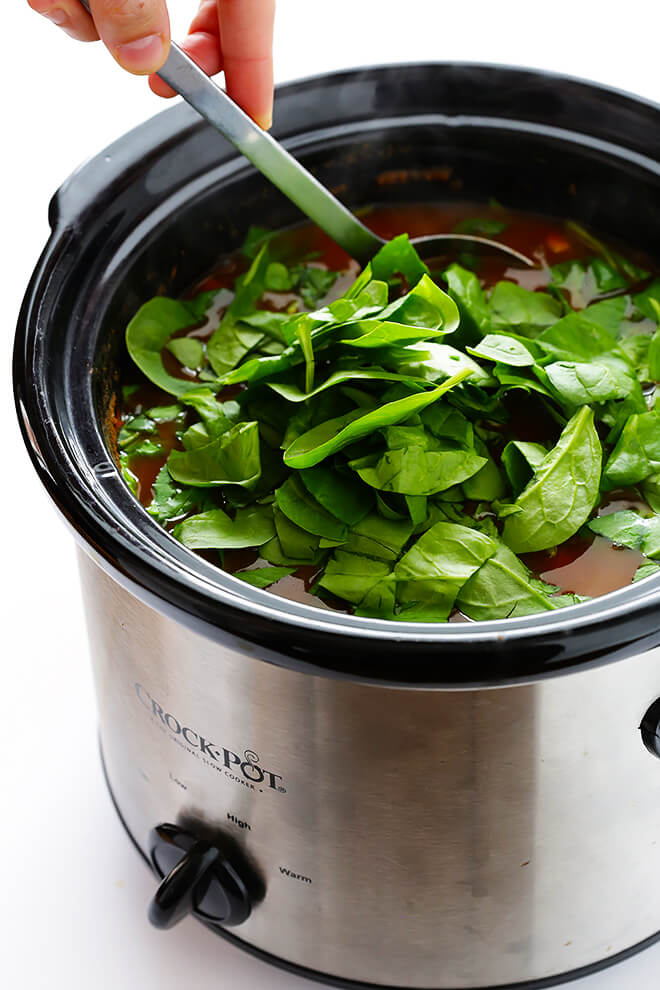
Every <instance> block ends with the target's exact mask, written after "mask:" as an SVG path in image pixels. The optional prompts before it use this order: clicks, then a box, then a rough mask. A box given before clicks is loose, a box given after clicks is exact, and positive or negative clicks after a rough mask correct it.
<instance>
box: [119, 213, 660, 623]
mask: <svg viewBox="0 0 660 990" xmlns="http://www.w3.org/2000/svg"><path fill="white" fill-rule="evenodd" d="M360 214H361V217H362V219H363V220H364V222H365V223H366V224H367V225H368V226H369V227H370V228H371V229H372V230H374V231H375V232H376V233H377V234H379V235H380V236H381V237H384V238H386V239H389V238H391V237H394V236H396V235H397V234H400V233H403V232H406V233H408V234H409V235H410V236H411V237H415V236H421V235H424V234H433V233H437V232H439V231H450V230H452V229H453V228H454V227H455V225H456V224H457V223H459V222H460V221H461V220H464V219H467V218H473V217H478V218H492V219H497V220H501V221H503V222H504V223H506V224H507V227H506V230H505V231H504V232H503V234H501V235H499V237H498V236H495V237H493V239H494V240H498V239H500V240H502V241H503V242H504V243H506V244H508V245H510V246H511V247H513V248H516V249H517V250H519V251H521V252H523V253H524V254H526V255H528V256H529V257H532V258H534V259H535V260H536V261H537V263H538V265H539V267H538V268H537V269H534V270H530V269H528V268H518V267H515V266H512V265H511V264H510V263H509V261H508V260H507V259H506V258H499V257H496V256H492V255H491V256H487V255H485V256H484V257H483V258H482V259H481V262H480V267H479V272H478V274H479V277H480V279H481V281H482V284H483V285H484V287H485V288H488V287H490V286H492V285H493V284H494V283H495V282H497V281H499V280H501V279H508V280H509V281H512V282H515V283H516V284H518V285H520V286H522V287H524V288H526V289H531V290H535V289H543V288H545V287H546V286H547V284H548V282H549V280H550V266H551V265H554V264H558V263H560V262H562V261H566V260H568V259H582V258H583V259H586V258H588V257H590V256H591V255H592V254H593V252H592V251H591V250H590V249H589V248H587V247H586V246H585V245H584V243H583V242H582V241H581V240H580V239H579V237H578V236H577V234H576V233H575V232H573V231H572V230H570V229H569V228H567V227H566V226H565V225H564V224H563V222H562V221H558V220H553V219H551V218H548V217H543V216H536V215H534V214H528V213H517V212H515V211H511V210H506V209H503V208H501V207H487V206H483V205H481V204H469V203H460V204H451V205H447V204H443V205H436V204H426V203H425V204H412V205H405V206H402V205H396V206H378V207H374V208H370V209H367V210H364V211H360ZM272 243H273V245H274V246H275V245H276V246H277V249H278V251H279V252H280V253H281V256H282V257H283V259H284V260H285V261H286V260H299V259H301V258H305V257H308V256H310V255H312V256H314V259H315V260H314V262H313V264H315V265H318V266H319V267H322V268H327V269H329V270H333V271H341V272H342V274H341V275H340V276H339V278H338V279H337V281H336V282H335V284H334V285H333V287H332V289H331V291H330V293H329V294H328V297H327V298H328V301H330V300H332V299H335V298H338V297H339V296H341V295H342V294H343V293H344V292H345V291H346V289H347V288H348V286H349V285H350V284H351V282H353V280H354V279H355V277H356V276H357V274H358V272H359V266H358V265H357V263H356V262H355V261H353V260H352V259H351V258H350V257H349V256H348V255H347V254H346V253H345V252H344V251H343V250H342V249H341V248H340V247H339V246H338V245H337V244H335V243H334V242H333V241H332V240H331V239H330V238H329V237H328V236H327V235H326V234H324V233H323V232H322V231H320V230H319V229H318V228H316V227H314V226H312V225H311V224H305V225H302V226H300V227H297V228H295V229H292V230H289V231H285V232H283V233H281V234H278V235H276V237H275V238H274V239H273V242H272ZM626 254H627V256H628V257H631V256H632V257H633V258H634V252H630V251H629V250H628V251H626ZM454 256H455V255H453V256H450V255H449V254H448V255H447V256H445V257H440V258H438V259H433V261H432V263H431V265H430V267H431V268H432V269H435V268H437V269H440V268H441V266H444V265H446V264H448V263H449V262H450V261H451V260H453V258H454ZM246 267H247V263H246V260H245V259H244V258H242V257H240V256H237V255H232V256H229V257H225V258H223V259H221V260H220V262H219V263H218V265H217V267H216V268H215V269H214V270H213V271H212V272H211V273H209V274H208V275H206V276H205V277H204V278H202V279H201V280H200V281H199V282H197V283H196V284H195V285H194V286H193V287H191V289H190V291H189V292H187V293H186V294H185V297H186V298H192V297H193V296H195V295H197V294H198V293H199V292H204V291H208V290H211V289H225V290H231V289H232V286H233V284H234V281H235V279H236V277H237V276H238V275H240V274H241V273H242V272H243V271H245V270H246ZM230 301H231V295H230V292H222V293H220V295H219V296H218V297H217V298H216V300H215V303H214V306H213V308H212V310H211V311H210V313H209V314H207V317H206V318H205V320H204V321H202V322H200V324H199V325H198V326H196V327H194V328H193V329H190V328H188V329H186V330H184V331H181V334H177V336H179V335H186V336H191V337H196V338H197V339H202V340H206V339H208V338H209V337H210V335H211V334H212V333H213V331H214V330H215V328H216V327H217V325H218V323H219V321H220V319H221V317H222V314H223V313H224V310H225V309H226V307H227V305H228V304H229V302H230ZM570 301H571V300H570V299H569V302H570ZM586 301H587V302H589V301H590V300H589V299H587V300H586ZM298 302H299V299H298V297H297V296H295V295H294V294H292V293H290V292H268V293H266V294H265V295H264V297H263V300H262V303H261V305H262V307H263V308H264V309H269V310H275V311H281V312H284V311H286V310H287V309H288V308H289V307H290V306H291V304H296V303H298ZM163 359H164V364H165V367H166V369H167V371H168V373H169V374H171V375H174V376H175V377H179V378H182V379H185V380H188V381H194V380H195V375H194V373H192V372H190V371H189V370H188V369H184V368H182V367H181V365H180V364H179V362H178V361H177V360H176V359H175V358H174V356H173V355H172V354H171V353H170V352H169V351H165V350H164V351H163ZM240 387H241V386H232V387H230V388H228V389H225V391H224V392H223V393H221V395H220V399H221V400H222V401H226V400H227V399H230V398H233V397H234V396H235V395H236V394H237V392H238V391H240ZM172 401H173V399H172V396H170V395H169V394H168V393H166V392H163V391H162V390H161V389H158V388H157V387H155V386H153V385H150V384H149V383H144V384H141V385H140V387H139V388H138V389H137V390H136V391H135V392H133V393H132V394H131V395H130V396H129V397H128V398H127V399H126V400H125V401H124V403H123V408H122V412H123V414H124V415H126V414H131V415H132V414H136V413H139V412H141V411H143V410H144V409H148V408H150V407H151V406H154V405H165V404H169V403H171V402H172ZM506 407H507V412H508V414H509V419H508V421H507V423H506V424H505V425H501V424H498V423H493V424H489V426H492V428H493V429H494V430H497V431H500V432H501V433H502V443H501V446H499V450H498V446H497V445H496V448H495V454H496V456H498V455H499V453H500V452H501V449H503V447H504V445H505V444H506V442H508V440H510V439H512V438H516V439H519V440H530V441H537V442H546V443H548V444H551V443H553V442H554V441H555V440H556V438H557V437H558V435H559V433H560V427H559V425H558V423H557V422H556V421H555V420H554V419H553V418H552V417H551V416H550V414H549V413H546V412H544V411H543V409H542V408H540V405H539V403H538V399H537V398H535V397H530V396H528V395H526V394H525V393H523V392H518V391H516V392H512V393H511V394H510V395H509V396H508V397H507V400H506ZM118 425H120V424H118ZM168 428H169V430H168ZM159 434H160V439H161V441H162V442H163V443H164V445H165V447H166V451H167V453H165V454H163V455H162V456H158V457H134V458H133V459H132V460H131V470H132V471H133V473H134V474H135V475H136V476H137V477H138V497H139V499H140V502H141V503H142V504H143V505H145V506H146V505H149V504H150V502H151V500H152V497H153V483H154V481H155V478H156V476H157V474H158V471H159V470H160V468H161V466H162V465H163V463H165V461H166V459H167V455H168V453H169V450H170V449H172V448H174V447H179V448H180V444H179V443H178V441H177V439H176V437H175V435H174V427H173V424H164V426H163V428H159ZM626 508H633V509H641V510H642V511H644V510H648V506H646V504H645V503H644V502H643V501H642V500H641V499H640V497H639V495H638V494H637V492H635V491H626V492H613V493H611V494H610V495H609V496H607V497H606V498H605V499H604V500H603V503H602V505H601V507H600V509H599V511H598V514H599V515H601V514H606V513H608V512H614V511H618V510H620V509H626ZM200 556H203V557H204V558H205V559H207V560H211V561H212V562H214V563H219V561H220V555H219V554H217V553H216V552H206V553H202V554H200ZM522 559H523V560H524V562H525V564H526V565H527V566H528V567H529V568H530V570H531V571H532V573H533V574H534V575H535V576H537V577H539V578H541V579H542V580H544V581H547V582H548V583H550V584H554V585H556V586H558V587H559V588H560V589H561V591H563V592H570V593H573V594H577V595H584V596H588V597H596V596H599V595H604V594H607V593H608V592H610V591H614V590H615V589H617V588H620V587H623V586H625V585H627V584H629V583H630V582H631V581H632V578H633V576H634V574H635V571H636V570H637V568H638V566H639V565H640V564H641V563H642V562H643V561H644V559H645V558H643V557H642V555H641V554H640V553H638V552H637V551H634V550H628V549H625V548H622V547H615V546H613V545H612V544H611V543H610V542H609V541H608V540H606V539H604V538H603V537H600V536H594V537H592V538H584V537H583V536H582V535H576V536H575V537H573V538H572V539H571V540H568V541H567V542H566V543H564V544H562V545H561V546H560V547H557V548H553V549H552V550H547V551H542V552H539V553H532V554H526V555H524V556H523V558H522ZM260 562H261V559H260V557H259V555H258V552H257V551H256V550H233V551H226V552H225V553H224V558H223V568H224V570H226V571H228V572H229V573H235V572H236V571H239V570H243V569H246V568H248V569H250V568H252V567H255V566H258V565H259V563H260ZM319 573H320V569H319V568H318V567H299V568H297V570H296V572H295V574H292V575H290V576H288V577H285V578H283V579H282V580H280V581H278V582H277V583H276V584H274V585H271V587H270V588H269V589H268V590H269V591H270V592H272V593H273V594H276V595H279V596H280V597H283V598H287V599H291V600H293V601H298V602H301V603H303V604H307V605H314V606H316V607H317V608H323V609H332V610H339V611H344V612H350V611H352V610H351V608H350V606H347V605H346V603H345V602H343V601H341V600H339V599H336V598H334V597H332V596H329V595H328V596H326V597H324V598H319V597H318V596H317V595H315V594H313V592H312V591H311V588H312V587H313V585H314V582H315V580H316V579H317V577H318V576H319ZM449 621H450V622H469V621H471V620H469V619H467V618H466V617H465V616H463V615H461V613H459V612H454V613H453V614H452V616H451V617H450V620H449Z"/></svg>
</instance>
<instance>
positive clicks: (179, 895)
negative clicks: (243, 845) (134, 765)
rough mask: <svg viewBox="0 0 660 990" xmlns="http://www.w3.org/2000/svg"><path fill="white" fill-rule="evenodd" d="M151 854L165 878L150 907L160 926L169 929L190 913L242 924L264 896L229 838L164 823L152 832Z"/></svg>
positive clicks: (227, 923) (222, 922) (152, 918)
mask: <svg viewBox="0 0 660 990" xmlns="http://www.w3.org/2000/svg"><path fill="white" fill-rule="evenodd" d="M149 856H150V858H151V864H152V866H153V868H154V871H155V872H156V874H157V876H158V877H159V878H160V880H161V883H160V886H159V887H158V890H157V891H156V894H155V896H154V899H153V900H152V902H151V904H150V906H149V920H150V921H151V923H152V924H153V925H155V926H156V927H157V928H171V927H172V926H173V925H175V924H176V923H177V922H178V921H180V920H181V919H182V918H183V917H185V915H187V914H189V913H192V914H194V915H195V917H197V918H199V919H200V920H201V921H204V922H206V924H209V925H222V926H233V925H240V924H241V923H242V922H244V921H245V920H246V919H247V918H248V917H249V916H250V912H251V910H252V905H253V903H254V901H255V899H258V898H259V897H260V893H259V891H258V884H257V883H256V882H255V880H256V878H255V877H254V875H253V871H252V870H251V868H250V866H249V864H248V863H247V862H243V861H242V859H243V858H242V857H241V854H240V852H239V851H238V850H237V849H236V848H235V847H234V845H233V844H232V843H231V841H230V840H227V842H224V841H223V840H222V838H218V837H215V838H214V839H207V838H202V837H200V836H199V835H195V834H194V833H193V832H192V831H189V830H186V829H184V828H181V827H179V826H178V825H168V824H162V825H157V826H156V828H154V829H152V830H151V832H150V834H149Z"/></svg>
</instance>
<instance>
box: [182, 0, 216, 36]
mask: <svg viewBox="0 0 660 990" xmlns="http://www.w3.org/2000/svg"><path fill="white" fill-rule="evenodd" d="M199 31H204V32H205V33H206V34H214V35H215V36H216V37H217V38H218V39H219V38H220V24H219V22H218V3H217V0H201V3H200V5H199V10H198V11H197V13H196V14H195V16H194V17H193V19H192V21H191V22H190V27H189V28H188V34H197V33H198V32H199Z"/></svg>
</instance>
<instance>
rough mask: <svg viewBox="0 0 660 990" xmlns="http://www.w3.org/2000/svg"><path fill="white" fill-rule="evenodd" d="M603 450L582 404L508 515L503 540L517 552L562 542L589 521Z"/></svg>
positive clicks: (591, 416) (591, 417)
mask: <svg viewBox="0 0 660 990" xmlns="http://www.w3.org/2000/svg"><path fill="white" fill-rule="evenodd" d="M601 456H602V450H601V445H600V440H599V439H598V434H597V433H596V430H595V428H594V414H593V410H592V409H590V408H589V407H588V406H583V407H582V409H580V410H579V411H578V412H576V413H575V415H574V416H573V417H572V418H571V419H570V420H569V422H568V423H567V424H566V426H565V428H564V430H563V431H562V434H561V436H560V438H559V441H558V443H557V445H556V447H554V449H553V450H551V451H550V453H548V454H547V455H546V457H545V458H544V459H543V461H542V462H541V464H540V465H539V466H538V468H537V469H536V473H535V474H534V477H533V478H532V480H531V481H530V482H529V484H528V485H527V487H526V488H525V489H524V490H523V491H522V492H521V494H520V495H519V496H518V498H517V499H516V502H515V505H516V506H517V508H518V509H519V511H518V512H516V513H514V514H513V515H510V516H507V518H506V522H505V523H504V533H503V538H504V542H505V543H506V544H507V545H508V546H509V547H510V548H511V550H513V551H514V552H515V553H526V552H530V551H534V550H546V549H549V548H550V547H554V546H557V545H558V544H559V543H563V542H564V540H567V539H568V538H569V537H570V536H573V534H574V533H576V532H577V531H578V529H579V528H580V526H581V525H582V524H583V523H584V522H586V520H587V519H588V518H589V515H590V514H591V511H592V509H593V507H594V505H595V504H596V499H597V498H598V482H599V476H600V467H601Z"/></svg>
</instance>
